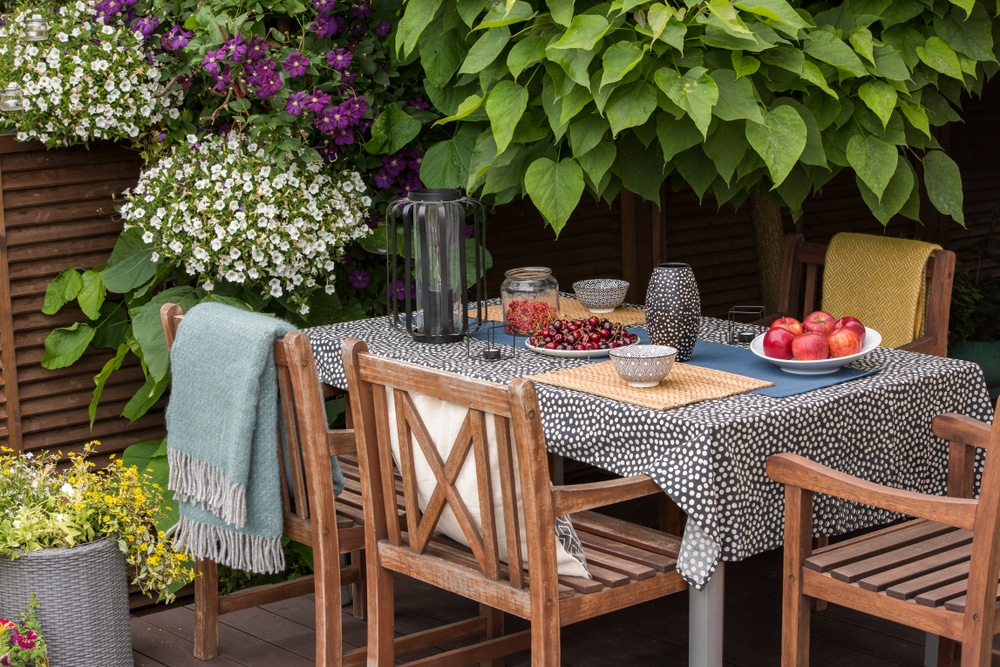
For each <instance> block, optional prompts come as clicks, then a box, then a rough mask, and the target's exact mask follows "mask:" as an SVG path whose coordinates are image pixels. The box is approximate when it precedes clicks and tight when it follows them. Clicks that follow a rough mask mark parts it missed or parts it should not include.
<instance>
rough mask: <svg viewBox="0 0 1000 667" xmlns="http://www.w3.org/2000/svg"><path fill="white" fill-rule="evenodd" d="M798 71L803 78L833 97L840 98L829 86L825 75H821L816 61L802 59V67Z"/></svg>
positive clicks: (821, 72)
mask: <svg viewBox="0 0 1000 667" xmlns="http://www.w3.org/2000/svg"><path fill="white" fill-rule="evenodd" d="M799 72H800V74H801V75H802V78H803V79H805V80H806V81H808V82H809V83H811V84H813V85H815V86H816V87H817V88H819V89H820V90H822V91H823V92H824V93H826V94H827V95H829V96H830V97H832V98H833V99H835V100H836V99H840V96H839V95H837V93H836V91H834V90H833V88H831V87H830V84H828V83H827V81H826V77H825V76H823V71H822V70H821V69H820V68H819V67H818V66H817V65H816V63H814V62H811V61H809V60H805V61H803V62H802V68H801V69H800V70H799Z"/></svg>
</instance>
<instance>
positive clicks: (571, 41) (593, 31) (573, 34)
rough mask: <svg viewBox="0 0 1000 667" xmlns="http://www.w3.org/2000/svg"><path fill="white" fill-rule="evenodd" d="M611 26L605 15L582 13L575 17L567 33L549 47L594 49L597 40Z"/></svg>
mask: <svg viewBox="0 0 1000 667" xmlns="http://www.w3.org/2000/svg"><path fill="white" fill-rule="evenodd" d="M610 28H611V24H609V23H608V20H607V19H606V18H604V17H603V16H594V15H593V14H580V15H578V16H574V17H573V21H572V22H571V23H570V24H569V28H567V29H566V32H565V34H563V36H562V37H561V38H559V40H558V41H557V42H556V43H555V44H551V45H549V47H548V48H549V49H583V50H584V51H592V50H593V49H594V47H595V46H596V45H597V42H598V41H599V40H600V39H601V38H602V37H604V35H605V34H606V33H607V32H608V30H609V29H610Z"/></svg>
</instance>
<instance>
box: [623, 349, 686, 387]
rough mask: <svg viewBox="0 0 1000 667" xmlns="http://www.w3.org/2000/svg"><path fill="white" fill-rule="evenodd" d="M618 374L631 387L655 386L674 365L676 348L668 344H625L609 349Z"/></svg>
mask: <svg viewBox="0 0 1000 667" xmlns="http://www.w3.org/2000/svg"><path fill="white" fill-rule="evenodd" d="M609 354H610V356H611V363H612V364H614V367H615V370H616V371H617V372H618V375H620V376H621V377H622V379H623V380H625V382H627V383H628V384H629V386H632V387H655V386H656V385H658V384H660V380H662V379H663V378H665V377H667V374H668V373H670V369H671V368H673V366H674V358H675V357H676V356H677V349H676V348H673V347H670V346H669V345H626V346H625V347H613V348H611V350H610V351H609Z"/></svg>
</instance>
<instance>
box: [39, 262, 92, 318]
mask: <svg viewBox="0 0 1000 667" xmlns="http://www.w3.org/2000/svg"><path fill="white" fill-rule="evenodd" d="M81 289H83V278H81V277H80V272H79V271H77V270H76V269H64V270H63V271H60V272H59V275H58V276H56V277H55V278H53V280H52V282H50V283H49V284H48V286H47V287H46V288H45V300H44V301H43V302H42V312H43V313H45V314H46V315H55V314H56V313H58V312H59V311H60V310H61V309H62V307H63V306H65V305H66V304H67V303H69V302H70V301H72V300H73V299H75V298H76V297H77V295H78V294H80V290H81Z"/></svg>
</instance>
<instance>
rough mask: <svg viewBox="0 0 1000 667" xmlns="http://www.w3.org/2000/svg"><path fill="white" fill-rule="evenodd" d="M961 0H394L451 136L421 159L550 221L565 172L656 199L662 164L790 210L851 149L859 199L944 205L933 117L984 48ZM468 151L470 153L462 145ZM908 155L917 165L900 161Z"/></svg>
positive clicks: (989, 66)
mask: <svg viewBox="0 0 1000 667" xmlns="http://www.w3.org/2000/svg"><path fill="white" fill-rule="evenodd" d="M995 10H996V7H995V6H988V5H987V4H986V3H985V2H976V1H975V0H952V1H949V0H896V1H894V2H889V1H888V0H844V1H843V2H839V3H837V4H827V3H819V2H796V1H791V2H790V1H788V0H754V1H753V2H751V1H748V0H744V1H739V0H738V1H733V0H709V1H707V2H700V3H699V2H694V1H693V0H692V1H690V2H686V3H684V4H680V5H673V4H670V3H665V2H660V1H657V0H652V1H650V0H645V1H642V0H606V1H601V0H577V2H575V3H574V2H568V1H566V0H558V1H557V0H549V1H548V2H544V1H542V0H531V1H525V0H509V1H508V2H505V3H498V4H491V3H484V2H481V0H456V2H451V3H442V2H440V1H439V0H405V10H404V15H403V19H402V22H401V27H400V30H399V32H398V34H397V38H396V48H397V52H398V55H399V56H400V57H402V58H411V57H415V58H419V59H420V61H421V62H422V63H423V65H424V68H425V70H426V71H427V72H428V79H427V85H428V92H429V96H430V98H431V99H432V101H433V103H434V104H435V105H436V107H437V108H438V110H439V111H440V112H441V113H442V114H443V115H444V116H446V118H444V119H443V120H442V121H439V123H442V124H443V126H444V127H449V126H451V127H452V128H453V135H452V138H450V139H447V140H444V141H442V142H441V143H439V144H437V145H436V146H434V147H432V148H431V149H430V150H429V151H428V152H427V155H426V158H425V160H424V163H423V167H422V170H421V176H422V178H423V179H424V180H425V181H426V182H433V183H434V184H435V185H436V186H440V187H466V188H467V189H468V190H469V191H470V192H475V193H479V194H481V195H482V196H483V197H492V198H493V199H494V200H495V201H496V202H505V201H509V200H511V199H513V198H515V197H519V196H523V195H527V196H529V197H530V198H531V200H532V202H533V203H534V204H535V206H536V207H537V208H538V209H539V210H540V211H541V213H542V215H543V216H544V217H545V218H546V220H547V221H548V223H549V224H550V225H551V226H552V227H553V229H554V230H555V232H556V233H557V234H558V233H559V231H560V230H561V229H562V228H563V226H564V225H565V224H566V220H567V218H568V216H569V214H570V212H571V211H572V210H573V208H574V207H575V205H576V204H577V203H578V201H579V199H580V196H581V194H582V193H583V191H584V190H587V191H589V192H590V193H591V194H593V195H594V196H595V197H596V198H599V199H605V200H610V199H612V198H613V197H614V196H615V195H616V194H617V192H618V190H619V189H620V188H622V187H624V188H626V189H628V190H631V191H633V192H636V193H638V194H640V195H641V196H643V197H645V198H647V199H650V200H653V201H658V199H659V191H660V186H661V184H662V183H663V182H664V181H670V182H676V181H677V180H680V181H683V182H686V183H687V184H689V185H691V186H692V187H693V188H694V189H695V191H696V192H697V193H698V194H699V195H704V194H705V193H708V192H711V193H712V194H714V195H715V197H716V199H717V200H718V201H719V202H720V203H722V202H727V201H732V202H733V203H734V204H739V203H740V202H742V201H743V200H744V199H745V198H746V197H747V196H748V194H749V192H750V190H751V189H752V188H753V187H755V186H756V185H758V184H761V185H763V186H764V188H763V189H764V191H765V192H768V193H769V196H770V197H772V198H773V199H774V200H775V201H776V202H777V203H778V204H780V205H783V206H787V207H788V208H790V209H791V211H792V213H793V214H794V215H798V214H799V213H800V212H801V209H802V203H803V201H804V200H805V198H806V197H807V196H808V195H809V194H811V193H814V192H816V191H817V190H818V189H819V188H821V187H822V185H823V184H825V183H826V182H827V181H829V179H830V178H831V177H832V176H833V175H834V174H835V173H836V172H838V171H840V170H842V169H845V168H850V169H852V170H853V171H854V173H855V176H856V179H857V182H858V185H859V187H860V189H861V191H862V193H863V195H864V198H865V201H866V202H867V203H868V205H869V207H870V208H871V210H872V212H873V214H874V215H875V217H876V218H878V219H879V220H880V221H881V222H882V223H883V224H885V223H886V222H888V220H889V219H890V218H891V217H892V216H894V215H904V216H907V217H911V218H919V213H920V212H919V201H920V194H921V192H925V193H926V195H927V200H928V201H929V202H930V203H931V204H932V205H933V206H934V207H935V208H936V209H937V210H938V211H940V212H941V213H943V214H945V215H949V216H951V217H952V218H953V219H954V220H956V221H957V222H958V223H960V224H964V220H963V217H962V191H961V178H960V175H959V173H958V168H957V166H956V165H955V163H954V162H953V161H952V160H951V159H950V158H948V157H947V155H945V154H944V152H942V151H941V150H940V147H939V146H938V144H937V142H936V141H935V139H934V137H933V135H932V131H931V130H932V128H933V127H936V126H940V125H942V124H944V123H947V122H950V121H952V120H955V119H957V118H958V114H957V112H956V109H957V108H958V107H959V103H960V100H961V97H962V95H964V94H969V93H972V94H975V93H977V92H979V91H980V90H981V87H982V85H983V83H984V81H985V80H986V79H987V78H988V77H989V76H991V75H992V74H993V73H994V72H995V71H996V70H997V68H998V66H997V58H996V54H997V44H996V42H995V41H994V38H993V30H992V26H993V25H994V20H993V18H992V17H993V14H994V12H995ZM470 155H471V159H469V156H470ZM918 173H920V174H922V178H920V177H918Z"/></svg>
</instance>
